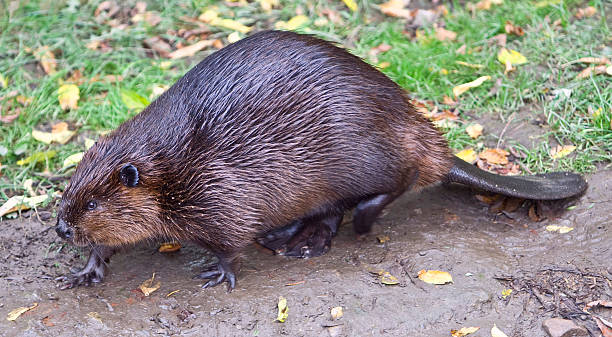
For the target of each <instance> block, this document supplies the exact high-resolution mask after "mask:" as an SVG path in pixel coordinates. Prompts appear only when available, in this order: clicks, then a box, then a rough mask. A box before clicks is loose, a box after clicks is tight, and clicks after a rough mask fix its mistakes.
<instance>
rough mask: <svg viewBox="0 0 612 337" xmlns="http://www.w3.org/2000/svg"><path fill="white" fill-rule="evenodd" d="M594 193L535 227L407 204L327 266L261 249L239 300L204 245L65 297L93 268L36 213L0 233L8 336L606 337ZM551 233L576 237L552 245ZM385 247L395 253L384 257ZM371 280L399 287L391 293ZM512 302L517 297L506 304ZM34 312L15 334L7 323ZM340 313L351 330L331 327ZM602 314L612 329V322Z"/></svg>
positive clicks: (611, 291)
mask: <svg viewBox="0 0 612 337" xmlns="http://www.w3.org/2000/svg"><path fill="white" fill-rule="evenodd" d="M588 180H589V184H590V187H589V189H588V191H587V193H586V194H585V195H584V196H583V197H582V198H581V199H580V200H578V201H577V203H576V207H575V208H574V209H572V210H570V211H567V212H565V213H564V214H562V215H561V216H560V217H558V218H556V219H548V220H544V221H542V222H537V223H536V222H532V221H530V220H529V218H528V217H527V216H525V215H524V214H521V213H520V212H517V213H512V214H510V215H511V216H512V217H514V219H511V218H508V217H507V216H504V215H499V214H498V215H496V214H493V213H490V212H488V210H487V207H488V206H487V205H485V204H482V203H480V202H478V201H477V200H476V199H475V197H474V193H473V192H471V191H469V190H466V189H463V188H460V187H451V188H448V187H443V186H437V187H433V188H430V189H427V190H425V191H422V192H421V193H411V194H406V195H404V196H403V197H401V198H400V199H399V200H397V201H396V202H394V203H393V204H392V205H391V207H389V208H388V210H387V211H386V213H385V215H384V216H383V217H382V218H381V219H380V220H379V221H378V223H377V225H376V226H375V228H374V231H373V233H371V234H370V235H368V236H366V237H365V238H363V239H362V240H356V239H355V235H354V234H353V232H352V228H351V226H350V224H345V225H343V226H342V227H341V230H340V232H339V234H338V236H337V237H336V238H335V240H334V242H333V246H332V249H331V250H330V252H329V253H328V254H327V255H325V256H323V257H319V258H313V259H309V260H298V259H289V258H284V257H279V256H273V255H270V254H269V253H268V252H266V251H264V250H263V249H261V248H257V247H251V248H250V249H248V250H247V251H246V252H245V254H244V263H243V269H242V272H241V274H240V275H239V279H238V284H237V287H236V289H235V290H234V291H233V292H232V293H230V294H227V293H226V291H225V287H217V288H213V289H201V285H202V284H203V282H202V281H201V280H194V279H192V277H193V275H195V274H196V273H197V272H198V271H199V270H200V269H202V268H203V267H204V266H205V265H206V264H207V263H209V262H210V261H211V260H210V256H209V255H208V254H207V253H206V252H205V251H203V250H201V249H199V248H198V247H195V246H193V245H187V246H185V247H183V248H182V249H181V250H180V251H178V252H176V253H170V254H168V253H163V254H162V253H159V252H157V249H156V248H157V247H156V246H146V245H144V246H138V247H136V248H135V249H132V250H129V251H126V252H124V253H120V254H118V255H116V256H115V257H113V259H112V262H111V264H110V269H111V270H110V274H109V276H108V277H107V279H106V282H104V283H103V284H97V285H94V286H91V287H80V288H78V289H71V290H65V291H61V290H58V289H57V287H56V286H57V284H56V282H55V281H54V280H53V279H54V278H55V277H57V276H59V275H62V274H64V273H66V272H67V271H68V268H69V267H75V266H78V267H80V266H81V265H82V264H83V263H84V260H83V259H84V258H85V257H84V256H82V254H80V253H79V251H78V250H76V249H74V248H71V247H68V246H63V244H62V242H61V240H60V239H59V238H58V237H57V235H56V234H55V232H54V231H53V230H49V229H50V228H51V226H52V225H53V223H52V222H53V218H52V219H50V220H49V221H47V222H40V221H38V220H36V216H35V215H34V213H30V214H29V215H30V217H29V218H25V219H24V218H22V219H18V220H8V221H7V220H5V221H2V222H0V228H2V230H1V231H0V254H1V255H0V256H1V257H2V259H3V261H4V262H3V263H2V264H1V265H0V316H1V317H2V319H0V331H1V333H0V334H2V335H5V336H60V335H61V336H128V335H129V336H152V335H182V336H202V335H206V336H278V335H286V336H330V335H331V336H450V330H451V329H458V328H460V327H462V326H479V327H481V330H480V331H478V332H477V333H476V334H474V335H473V336H490V329H491V327H492V326H493V324H497V326H498V327H499V328H500V329H501V330H503V331H504V332H505V333H506V334H507V335H508V336H545V332H544V331H543V330H542V328H541V324H542V321H543V320H544V319H546V318H550V317H565V318H571V319H573V320H574V321H575V322H576V323H578V324H579V325H583V326H585V327H587V328H589V329H590V330H591V332H593V333H594V334H593V335H594V336H597V333H598V330H597V328H596V326H595V325H594V322H593V321H592V320H591V319H590V318H589V316H588V315H586V314H584V313H581V311H580V310H581V309H582V307H583V306H584V304H585V303H587V302H590V301H592V300H600V299H605V300H610V299H612V262H611V261H612V245H611V242H612V220H611V219H610V216H609V214H610V210H611V209H612V200H611V199H612V194H611V193H610V190H611V188H612V170H603V171H599V172H598V173H595V174H593V175H590V176H589V177H588ZM548 224H557V225H566V226H570V227H574V228H575V229H574V230H573V231H571V232H569V233H566V234H559V233H551V232H547V231H545V229H544V227H545V226H546V225H548ZM382 235H386V236H388V237H389V241H386V242H385V243H382V244H381V243H379V242H378V240H377V236H382ZM60 248H61V249H60ZM85 254H86V253H85ZM372 269H384V270H386V271H389V272H390V273H391V274H392V275H395V276H396V277H397V278H398V279H399V281H400V284H399V285H393V286H390V285H383V284H381V283H380V281H379V279H378V276H377V275H374V274H372V273H371V272H370V270H372ZM421 269H437V270H444V271H448V272H450V273H451V274H452V276H453V279H454V283H452V284H446V285H442V286H435V285H430V284H426V283H424V282H422V281H420V280H419V279H417V278H416V275H417V273H418V271H419V270H421ZM153 273H156V279H158V280H160V281H161V288H160V289H159V290H157V291H156V292H154V293H153V294H151V295H150V296H149V297H145V296H144V295H143V294H142V292H140V290H138V286H139V285H140V284H141V283H142V282H143V281H144V280H146V279H148V278H150V277H151V275H152V274H153ZM288 284H293V285H288ZM504 289H514V291H513V292H512V294H511V295H510V296H509V297H507V298H506V299H503V298H502V291H503V290H504ZM175 290H179V291H178V292H176V293H174V294H172V295H171V296H166V295H167V294H169V293H170V292H172V291H175ZM279 296H284V297H286V298H287V300H288V305H289V317H288V319H287V321H286V322H285V323H279V322H276V321H275V320H276V316H277V308H276V306H277V301H278V297H279ZM34 302H36V303H38V306H37V307H36V308H35V309H33V310H30V311H28V312H26V313H25V314H23V315H22V316H21V317H19V318H17V320H15V321H8V320H7V319H6V317H7V316H6V315H7V314H8V312H10V311H11V310H13V309H15V308H17V307H21V306H31V305H32V304H33V303H34ZM336 306H341V307H343V309H344V316H343V317H342V318H340V319H339V320H337V321H332V320H331V318H330V308H332V307H336ZM598 314H599V315H601V316H602V317H604V318H605V319H607V320H609V321H612V310H607V311H606V310H600V311H599V312H598Z"/></svg>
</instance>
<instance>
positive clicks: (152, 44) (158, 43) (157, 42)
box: [144, 36, 172, 57]
mask: <svg viewBox="0 0 612 337" xmlns="http://www.w3.org/2000/svg"><path fill="white" fill-rule="evenodd" d="M144 44H145V45H146V46H147V47H149V48H151V49H153V50H155V51H156V52H157V53H158V54H159V55H161V56H163V57H168V54H170V53H171V52H172V47H171V46H170V44H169V43H168V42H166V41H165V40H164V39H162V38H161V37H159V36H153V37H150V38H148V39H146V40H144Z"/></svg>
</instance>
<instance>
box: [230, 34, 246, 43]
mask: <svg viewBox="0 0 612 337" xmlns="http://www.w3.org/2000/svg"><path fill="white" fill-rule="evenodd" d="M241 39H242V36H240V33H238V32H232V33H231V34H230V35H228V36H227V42H229V43H234V42H238V41H240V40H241Z"/></svg>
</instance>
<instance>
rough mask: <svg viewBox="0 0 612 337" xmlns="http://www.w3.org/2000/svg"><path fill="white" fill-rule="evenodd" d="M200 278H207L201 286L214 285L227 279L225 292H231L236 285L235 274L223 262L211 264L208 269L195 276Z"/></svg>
mask: <svg viewBox="0 0 612 337" xmlns="http://www.w3.org/2000/svg"><path fill="white" fill-rule="evenodd" d="M196 277H197V278H201V279H209V280H208V282H206V284H204V285H203V286H202V288H209V287H214V286H216V285H218V284H220V283H222V282H223V281H227V292H228V293H229V292H231V291H232V290H234V288H235V287H236V275H235V274H234V272H233V271H232V269H231V268H230V267H229V266H227V265H225V264H224V263H217V264H215V265H212V266H211V267H210V269H209V270H207V271H204V272H202V273H200V274H199V275H197V276H196Z"/></svg>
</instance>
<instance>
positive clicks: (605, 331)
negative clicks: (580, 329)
mask: <svg viewBox="0 0 612 337" xmlns="http://www.w3.org/2000/svg"><path fill="white" fill-rule="evenodd" d="M591 317H593V320H594V321H595V323H597V327H598V328H599V330H600V331H601V334H602V336H603V337H612V323H610V322H605V323H604V320H603V319H602V318H601V317H597V316H591ZM606 323H607V324H606Z"/></svg>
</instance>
